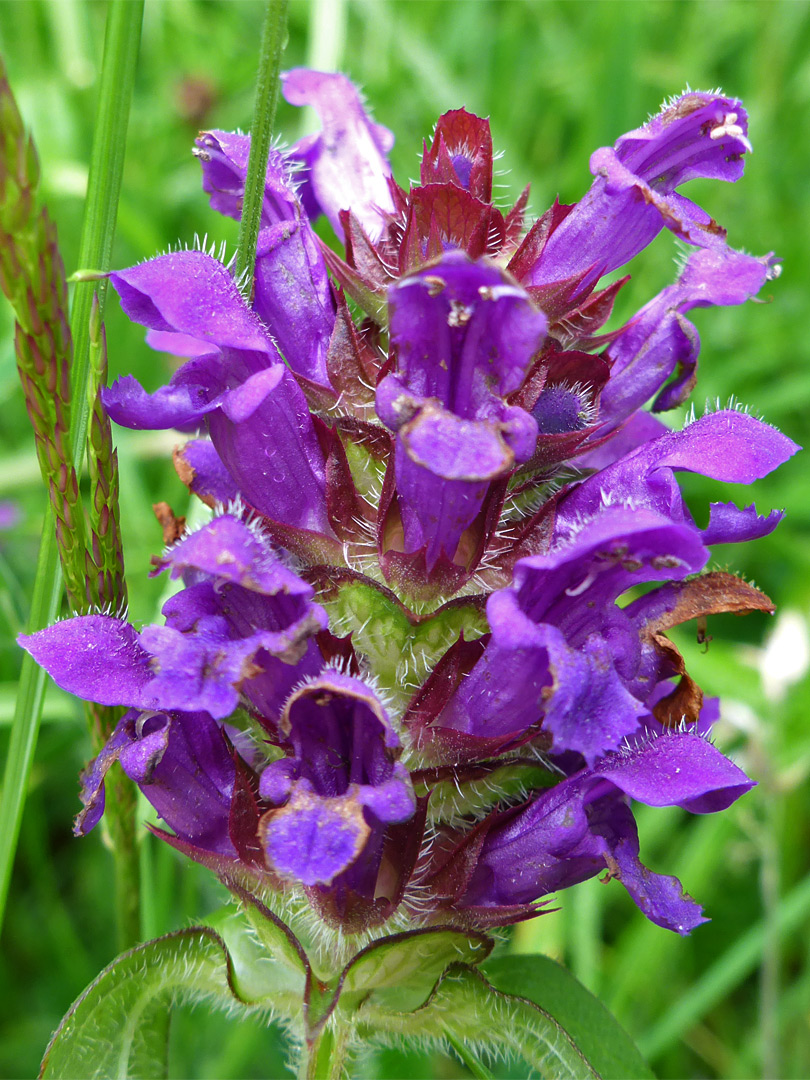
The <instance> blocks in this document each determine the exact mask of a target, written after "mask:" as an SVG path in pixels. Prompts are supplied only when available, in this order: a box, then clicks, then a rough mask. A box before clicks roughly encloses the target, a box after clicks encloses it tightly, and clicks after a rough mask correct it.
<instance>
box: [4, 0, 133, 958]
mask: <svg viewBox="0 0 810 1080" xmlns="http://www.w3.org/2000/svg"><path fill="white" fill-rule="evenodd" d="M142 18H143V0H111V2H110V5H109V8H108V16H107V31H106V37H105V45H104V59H103V63H102V71H101V80H100V88H99V105H98V112H97V116H96V127H95V133H94V138H93V151H92V157H91V162H90V172H89V176H88V186H87V202H86V206H85V214H84V221H83V225H82V237H81V242H80V247H79V265H80V266H92V267H93V268H95V269H99V270H106V269H109V267H110V259H111V253H112V240H113V234H114V230H115V218H116V211H117V206H118V197H119V192H120V186H121V175H122V171H123V161H124V151H125V146H126V132H127V126H128V122H129V105H130V100H131V97H132V89H133V86H134V81H135V65H136V62H137V55H138V49H139V45H140V29H141V22H142ZM92 302H93V285H92V284H91V283H85V284H79V285H77V286H76V291H75V293H74V296H73V304H72V308H71V318H70V324H71V334H72V338H73V345H74V353H73V360H74V362H73V366H72V370H71V379H70V385H71V391H72V395H71V396H72V401H73V403H74V407H73V409H72V414H71V418H70V420H71V422H70V431H69V445H70V452H71V456H72V460H73V465H74V467H75V468H76V469H78V468H80V466H81V462H82V459H83V457H84V452H85V443H86V438H87V428H88V423H89V409H88V406H87V400H86V394H85V392H84V388H85V386H86V384H87V380H88V373H89V363H90V357H89V346H90V312H91V307H92ZM103 303H104V283H102V284H101V285H100V287H99V307H100V310H102V309H103ZM61 587H62V575H61V571H60V567H59V560H58V557H57V546H56V539H55V534H54V530H53V527H52V521H51V515H50V513H48V515H47V516H46V520H45V523H44V527H43V532H42V543H41V548H40V553H39V556H38V560H37V573H36V578H35V581H34V591H33V598H32V603H31V614H30V617H29V620H28V627H27V629H28V631H29V632H32V631H34V630H38V629H40V628H41V627H43V626H47V625H48V624H49V623H51V622H53V620H54V618H55V617H56V614H57V611H58V608H59V600H60V596H61ZM44 696H45V672H44V671H42V670H41V669H39V668H38V667H37V666H36V665H35V664H34V662H33V661H32V660H31V658H30V657H29V656H27V655H26V656H25V658H24V660H23V664H22V672H21V675H20V689H19V695H18V698H17V705H16V708H15V713H14V720H13V723H12V731H11V739H10V745H9V754H8V758H7V760H6V768H5V773H4V783H3V793H2V798H1V799H0V925H2V920H3V915H4V913H5V905H6V900H7V897H8V888H9V882H10V879H11V871H12V866H13V862H14V855H15V851H16V847H17V840H18V837H19V832H20V823H21V821H22V813H23V807H24V805H25V795H26V792H27V789H28V780H29V776H30V773H31V766H32V764H33V760H34V751H35V748H36V742H37V736H38V734H39V725H40V718H41V715H42V704H43V700H44ZM110 812H111V813H112V815H113V817H115V814H116V812H117V811H116V809H115V808H114V807H113V806H109V808H108V814H109V813H110ZM122 860H124V861H125V862H126V863H127V868H126V876H127V877H128V878H129V879H130V880H131V879H132V875H131V873H130V870H131V867H130V865H129V864H130V863H134V866H135V868H136V869H137V851H135V850H134V847H133V850H132V851H131V852H126V853H121V854H120V855H116V866H117V871H116V872H117V873H120V865H121V862H122ZM135 880H137V878H136V879H135ZM119 921H120V924H121V925H120V929H119V936H120V937H121V939H122V940H137V924H138V920H137V918H135V919H133V918H132V917H131V915H130V914H129V913H121V914H120V916H119ZM133 931H134V933H133Z"/></svg>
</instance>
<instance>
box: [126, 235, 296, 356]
mask: <svg viewBox="0 0 810 1080" xmlns="http://www.w3.org/2000/svg"><path fill="white" fill-rule="evenodd" d="M110 281H111V282H112V283H113V285H114V286H115V288H116V290H117V291H118V294H119V296H120V297H121V307H122V308H123V309H124V311H125V312H126V314H127V315H128V316H129V317H130V319H132V321H133V322H138V323H141V324H142V325H144V326H147V327H149V329H150V330H163V331H168V332H170V333H179V334H185V335H186V336H187V337H191V338H195V339H196V340H198V341H201V342H208V343H209V344H212V345H216V346H217V347H219V348H220V349H234V350H238V351H242V352H255V353H260V354H262V355H263V356H264V357H265V361H264V365H263V366H266V365H267V364H270V363H273V362H275V361H277V360H278V354H277V352H276V350H275V349H274V348H273V345H272V343H271V342H270V340H269V339H268V337H267V334H266V333H265V331H264V330H263V328H262V325H261V322H260V321H259V319H258V318H257V316H256V315H255V314H254V313H253V312H252V311H251V310H250V308H249V307H248V306H247V304H246V303H245V301H244V299H243V297H242V294H241V293H240V292H239V290H238V289H237V287H236V284H235V283H234V280H233V278H232V277H231V275H230V274H229V273H228V271H227V270H226V268H225V267H224V266H223V265H222V263H220V262H218V261H217V260H216V259H215V258H213V256H211V255H206V254H205V252H203V251H175V252H172V253H171V254H169V255H159V256H158V257H157V258H156V259H150V260H149V261H148V262H144V263H140V264H139V265H138V266H133V267H132V268H131V269H129V270H121V271H118V272H117V273H114V274H111V275H110Z"/></svg>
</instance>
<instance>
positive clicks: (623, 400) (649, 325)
mask: <svg viewBox="0 0 810 1080" xmlns="http://www.w3.org/2000/svg"><path fill="white" fill-rule="evenodd" d="M776 269H777V267H776V266H775V265H774V262H773V257H772V256H770V255H766V256H764V257H763V258H761V259H759V258H754V257H753V256H752V255H746V254H744V253H743V252H740V251H732V249H731V248H727V247H720V248H701V249H700V250H698V251H695V252H693V253H692V254H691V255H690V256H689V258H688V259H687V260H686V264H685V265H684V268H683V270H682V272H681V274H680V277H679V278H678V281H677V282H676V283H675V284H674V285H668V286H667V287H666V288H665V289H663V290H662V292H660V293H659V294H658V296H656V297H655V298H654V299H653V300H651V301H650V302H649V303H648V304H646V305H645V306H644V307H643V308H642V309H641V311H639V312H638V314H637V315H636V316H635V317H634V318H633V319H632V320H631V321H630V322H629V323H628V325H627V327H626V328H625V329H624V330H623V332H622V333H621V334H619V336H618V337H617V338H616V339H615V340H614V341H613V342H611V344H610V346H609V347H608V350H607V357H608V359H609V361H610V365H611V371H610V379H609V380H608V383H607V385H606V386H605V388H604V390H603V391H602V395H601V398H600V402H599V420H600V428H599V430H598V431H597V433H596V435H595V438H598V437H599V435H600V434H601V433H602V432H604V431H606V430H610V429H611V428H613V427H615V426H616V424H618V423H619V422H620V421H622V420H624V419H625V418H626V417H628V416H629V415H630V414H631V413H632V412H634V411H635V410H636V409H638V408H640V407H641V406H642V405H643V404H644V403H645V402H646V401H649V400H650V398H651V397H652V396H653V395H654V394H655V393H656V391H660V392H659V393H658V396H657V397H656V399H655V401H654V403H653V411H654V412H664V411H666V410H667V409H672V408H674V407H675V406H676V405H680V404H681V402H682V401H683V400H684V399H685V398H686V397H687V396H688V395H689V393H690V392H691V391H692V388H693V387H694V384H695V380H696V379H697V358H698V353H699V352H700V338H699V336H698V332H697V329H696V328H695V327H694V326H693V325H692V323H691V322H689V320H688V319H685V318H684V317H683V316H684V314H685V313H686V312H687V311H691V309H692V308H696V307H711V306H714V305H720V304H722V305H732V304H743V303H745V301H746V300H747V299H749V298H750V297H752V296H755V295H756V293H758V292H759V290H760V289H761V288H762V286H763V285H764V284H765V282H766V281H767V280H769V279H770V278H771V277H772V276H774V274H775V270H776ZM673 372H675V373H676V377H675V378H674V379H673V380H672V381H671V382H670V383H668V385H667V386H665V387H664V389H663V390H661V389H660V388H661V387H662V386H663V384H664V383H665V382H666V381H667V379H669V377H670V376H671V375H672V374H673Z"/></svg>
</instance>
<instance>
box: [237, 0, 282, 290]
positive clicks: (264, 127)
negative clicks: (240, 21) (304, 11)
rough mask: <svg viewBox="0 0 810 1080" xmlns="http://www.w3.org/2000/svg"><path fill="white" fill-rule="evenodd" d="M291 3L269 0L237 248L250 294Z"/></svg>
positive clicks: (242, 282) (239, 276)
mask: <svg viewBox="0 0 810 1080" xmlns="http://www.w3.org/2000/svg"><path fill="white" fill-rule="evenodd" d="M287 7H288V0H267V6H266V8H265V14H264V25H263V27H262V43H261V52H260V55H259V73H258V75H257V78H256V100H255V105H254V108H253V123H252V125H251V128H250V157H249V158H248V167H247V176H246V177H245V194H244V199H243V202H242V220H241V222H240V224H239V240H238V243H237V250H236V280H237V281H238V282H239V283H240V286H242V287H243V288H244V289H245V293H246V295H250V293H251V291H252V287H253V267H254V265H255V263H256V245H257V243H258V239H259V224H260V221H261V216H262V203H263V201H264V187H265V178H266V176H267V160H268V158H269V156H270V141H271V139H272V136H273V124H274V122H275V118H276V105H277V104H278V91H279V71H280V70H281V54H282V53H283V52H284V47H285V46H286V44H287Z"/></svg>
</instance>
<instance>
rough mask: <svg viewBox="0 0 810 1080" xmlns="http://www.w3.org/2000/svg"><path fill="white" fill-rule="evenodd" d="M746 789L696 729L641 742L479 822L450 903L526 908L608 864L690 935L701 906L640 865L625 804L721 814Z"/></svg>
mask: <svg viewBox="0 0 810 1080" xmlns="http://www.w3.org/2000/svg"><path fill="white" fill-rule="evenodd" d="M751 787H753V783H752V782H751V781H750V780H749V779H748V778H747V777H746V775H745V773H743V772H742V771H741V770H740V769H738V768H737V766H736V765H733V764H732V763H731V762H730V761H728V759H727V758H725V757H723V755H722V754H721V753H720V752H719V751H718V750H716V749H715V748H714V747H713V746H712V745H711V744H710V743H708V742H706V741H705V740H704V739H702V738H701V737H700V736H698V735H691V734H674V735H665V736H659V737H657V738H647V739H644V740H642V741H641V742H640V743H639V744H637V745H635V746H628V747H627V748H625V749H623V750H621V751H620V752H618V753H614V754H610V755H608V756H607V757H606V758H604V759H602V760H601V761H599V762H597V763H596V764H595V765H594V766H593V768H590V769H584V770H581V771H580V772H578V773H575V774H574V775H573V776H571V777H570V778H568V779H566V780H563V781H562V782H561V783H559V784H557V785H556V786H555V787H553V788H551V789H550V790H548V791H543V792H541V793H540V794H538V795H536V796H535V797H534V798H533V799H531V800H530V801H529V802H528V803H526V804H525V805H523V806H520V807H517V808H515V809H513V810H506V811H501V812H497V813H495V814H493V815H492V817H491V818H489V819H487V820H486V821H485V822H483V823H482V825H481V826H480V827H479V829H478V832H479V833H480V832H483V834H484V839H483V843H482V844H481V846H480V849H479V852H478V857H477V860H476V863H475V868H474V869H473V871H472V873H471V874H470V875H469V878H468V880H467V882H466V883H465V887H464V891H463V892H462V893H461V895H460V896H459V897H458V898H457V899H456V900H455V904H457V905H458V906H459V907H460V908H466V907H473V908H479V907H480V908H487V907H496V908H498V907H499V908H502V909H507V911H508V910H509V909H510V908H515V907H519V906H524V909H525V907H527V906H528V905H529V904H531V903H532V902H533V901H535V900H537V899H539V898H540V897H542V896H546V895H548V893H551V892H556V891H557V890H559V889H563V888H567V887H569V886H570V885H574V884H576V883H577V882H579V881H585V880H587V878H590V877H594V876H595V875H596V874H598V873H600V871H602V870H604V869H607V870H608V873H609V876H610V877H613V878H616V879H617V880H618V881H620V882H621V883H622V884H623V885H624V887H625V888H626V889H627V891H628V892H629V893H630V895H631V896H632V898H633V900H634V901H635V902H636V904H638V906H639V907H640V908H641V910H642V911H643V912H644V914H645V915H646V916H647V918H648V919H650V920H651V921H652V922H654V923H657V924H658V926H664V927H666V928H667V929H670V930H675V931H677V932H678V933H680V934H688V933H689V932H690V931H691V930H693V929H694V928H695V927H696V926H699V925H700V923H702V922H705V921H706V920H705V918H704V917H703V915H702V910H701V908H700V906H699V905H698V904H696V903H695V901H694V900H692V898H691V897H690V896H688V894H686V893H685V892H684V891H683V887H682V886H681V883H680V882H679V881H678V880H677V878H674V877H667V876H664V875H661V874H656V873H653V872H652V871H650V870H648V869H647V868H646V867H645V866H643V864H642V863H641V862H640V861H639V845H638V833H637V831H636V825H635V821H634V820H633V815H632V813H631V812H630V809H629V807H628V805H627V801H626V800H627V798H630V799H636V800H638V801H639V802H643V803H646V804H647V805H648V806H681V807H683V808H684V809H685V810H689V811H691V812H692V813H695V814H708V813H715V812H717V811H719V810H724V809H725V808H726V807H727V806H729V805H730V804H731V803H733V802H734V801H735V800H736V799H738V798H739V797H740V795H742V794H744V793H745V792H746V791H748V790H749V789H750V788H751ZM468 843H469V841H468ZM454 855H455V858H456V859H459V853H458V852H456V853H454ZM526 913H527V914H528V911H526ZM510 914H512V915H514V914H515V913H514V912H510Z"/></svg>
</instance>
